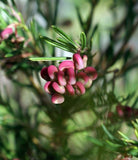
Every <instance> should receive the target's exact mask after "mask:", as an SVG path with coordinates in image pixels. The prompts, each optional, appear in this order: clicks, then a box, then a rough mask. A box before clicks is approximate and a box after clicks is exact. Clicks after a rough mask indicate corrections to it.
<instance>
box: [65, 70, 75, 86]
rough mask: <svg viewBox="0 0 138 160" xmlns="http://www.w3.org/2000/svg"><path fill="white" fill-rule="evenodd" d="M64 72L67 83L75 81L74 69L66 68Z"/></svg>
mask: <svg viewBox="0 0 138 160" xmlns="http://www.w3.org/2000/svg"><path fill="white" fill-rule="evenodd" d="M66 74H67V76H68V78H67V81H68V83H69V84H71V85H73V84H75V83H76V78H75V72H74V69H72V68H68V69H67V70H66Z"/></svg>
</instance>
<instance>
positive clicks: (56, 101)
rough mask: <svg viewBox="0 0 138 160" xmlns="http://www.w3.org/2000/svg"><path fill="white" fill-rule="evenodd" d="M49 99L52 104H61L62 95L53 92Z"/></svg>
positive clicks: (62, 100)
mask: <svg viewBox="0 0 138 160" xmlns="http://www.w3.org/2000/svg"><path fill="white" fill-rule="evenodd" d="M51 101H52V103H54V104H61V103H63V102H64V97H63V96H62V95H61V94H58V93H55V94H53V95H52V97H51Z"/></svg>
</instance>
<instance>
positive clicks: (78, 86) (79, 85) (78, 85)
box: [74, 81, 85, 95]
mask: <svg viewBox="0 0 138 160" xmlns="http://www.w3.org/2000/svg"><path fill="white" fill-rule="evenodd" d="M74 88H75V91H76V94H77V95H82V94H84V93H85V87H84V85H83V84H82V83H81V82H79V81H78V82H76V84H75V85H74Z"/></svg>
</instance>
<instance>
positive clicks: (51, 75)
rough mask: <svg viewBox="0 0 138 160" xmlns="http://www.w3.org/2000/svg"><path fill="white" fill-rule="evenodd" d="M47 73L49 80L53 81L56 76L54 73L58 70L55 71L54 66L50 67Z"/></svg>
mask: <svg viewBox="0 0 138 160" xmlns="http://www.w3.org/2000/svg"><path fill="white" fill-rule="evenodd" d="M47 72H48V76H49V77H50V78H51V80H54V79H55V76H56V73H57V72H58V69H57V67H56V66H54V65H50V66H49V67H48V68H47Z"/></svg>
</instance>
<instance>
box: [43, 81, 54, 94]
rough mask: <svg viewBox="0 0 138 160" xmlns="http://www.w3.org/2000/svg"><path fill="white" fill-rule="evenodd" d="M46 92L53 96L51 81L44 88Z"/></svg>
mask: <svg viewBox="0 0 138 160" xmlns="http://www.w3.org/2000/svg"><path fill="white" fill-rule="evenodd" d="M44 90H45V91H46V92H47V93H49V94H52V90H53V89H52V82H51V81H48V82H47V83H46V84H45V86H44Z"/></svg>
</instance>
